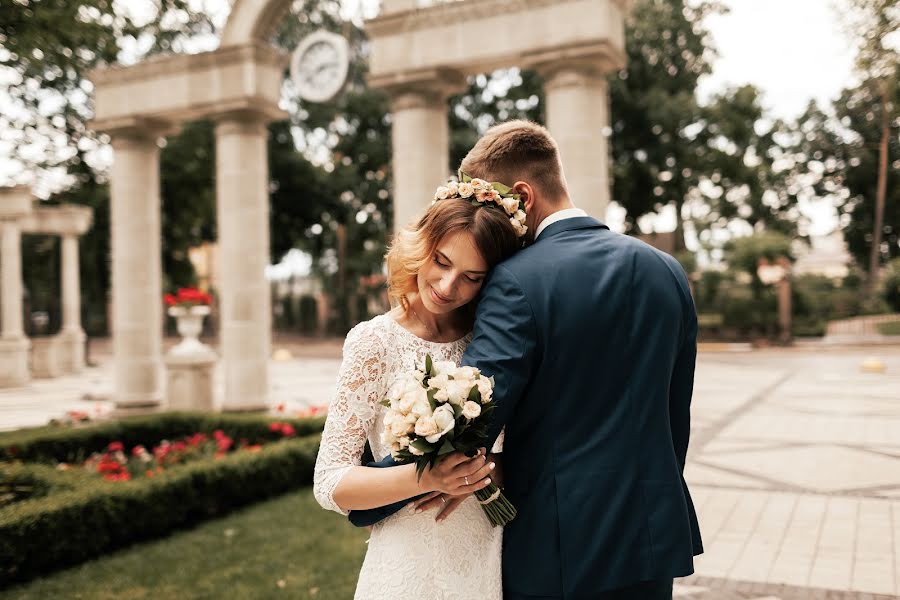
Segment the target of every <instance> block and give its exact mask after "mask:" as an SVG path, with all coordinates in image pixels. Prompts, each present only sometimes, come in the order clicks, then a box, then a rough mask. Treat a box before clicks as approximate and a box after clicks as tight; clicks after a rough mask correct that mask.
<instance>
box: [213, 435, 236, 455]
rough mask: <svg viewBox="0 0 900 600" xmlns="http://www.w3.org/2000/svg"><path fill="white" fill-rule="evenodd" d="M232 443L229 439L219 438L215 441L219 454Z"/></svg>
mask: <svg viewBox="0 0 900 600" xmlns="http://www.w3.org/2000/svg"><path fill="white" fill-rule="evenodd" d="M233 443H234V442H233V441H232V439H231V438H230V437H221V438H219V439H217V440H216V446H217V447H218V448H219V451H220V452H226V451H227V450H228V449H229V448H231V445H232V444H233Z"/></svg>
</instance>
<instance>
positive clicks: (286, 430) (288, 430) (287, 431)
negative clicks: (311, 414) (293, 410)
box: [281, 423, 297, 437]
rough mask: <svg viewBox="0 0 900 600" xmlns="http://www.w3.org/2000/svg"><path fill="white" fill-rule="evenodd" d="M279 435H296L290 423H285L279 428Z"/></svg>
mask: <svg viewBox="0 0 900 600" xmlns="http://www.w3.org/2000/svg"><path fill="white" fill-rule="evenodd" d="M281 434H282V435H284V436H287V437H290V436H292V435H296V434H297V431H296V430H295V429H294V426H293V425H291V424H290V423H285V424H284V425H282V427H281Z"/></svg>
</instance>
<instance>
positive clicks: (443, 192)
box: [434, 185, 450, 200]
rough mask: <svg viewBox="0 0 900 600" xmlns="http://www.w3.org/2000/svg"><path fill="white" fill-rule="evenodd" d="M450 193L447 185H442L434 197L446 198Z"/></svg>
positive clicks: (436, 198)
mask: <svg viewBox="0 0 900 600" xmlns="http://www.w3.org/2000/svg"><path fill="white" fill-rule="evenodd" d="M449 195H450V189H449V188H447V186H444V185H442V186H441V187H439V188H438V189H437V191H436V192H435V193H434V199H435V200H446V199H447V196H449Z"/></svg>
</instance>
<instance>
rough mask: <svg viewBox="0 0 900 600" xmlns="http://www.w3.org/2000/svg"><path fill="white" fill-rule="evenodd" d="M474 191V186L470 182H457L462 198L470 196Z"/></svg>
mask: <svg viewBox="0 0 900 600" xmlns="http://www.w3.org/2000/svg"><path fill="white" fill-rule="evenodd" d="M474 193H475V188H473V187H472V184H471V183H461V184H459V195H460V196H462V197H463V198H471V197H472V194H474Z"/></svg>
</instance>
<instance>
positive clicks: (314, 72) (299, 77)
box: [291, 30, 350, 102]
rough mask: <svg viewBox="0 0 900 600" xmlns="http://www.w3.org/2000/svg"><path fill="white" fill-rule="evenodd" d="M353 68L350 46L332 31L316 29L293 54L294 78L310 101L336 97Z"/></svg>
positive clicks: (295, 83) (292, 68) (298, 87)
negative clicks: (351, 67)
mask: <svg viewBox="0 0 900 600" xmlns="http://www.w3.org/2000/svg"><path fill="white" fill-rule="evenodd" d="M349 69H350V46H349V44H347V40H346V39H344V38H343V37H341V36H339V35H337V34H336V33H332V32H330V31H324V30H320V31H316V32H315V33H313V34H310V35H308V36H306V37H305V38H303V41H301V42H300V44H299V45H298V46H297V48H296V49H295V50H294V53H293V55H292V56H291V81H293V83H294V87H295V88H296V89H297V92H298V93H299V94H300V97H301V98H303V99H304V100H307V101H309V102H327V101H328V100H331V99H332V98H334V97H335V96H336V95H337V93H338V92H339V91H341V88H342V87H343V86H344V82H345V81H346V80H347V73H348V71H349Z"/></svg>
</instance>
